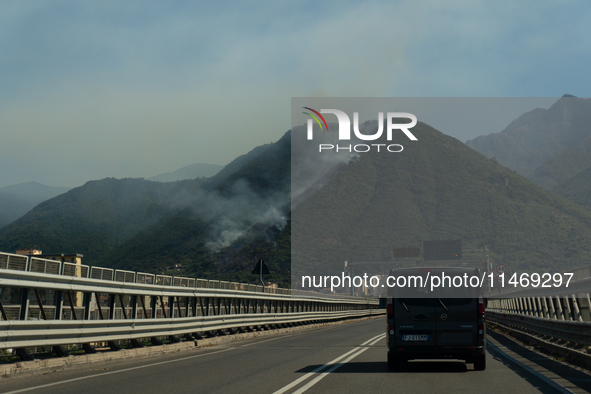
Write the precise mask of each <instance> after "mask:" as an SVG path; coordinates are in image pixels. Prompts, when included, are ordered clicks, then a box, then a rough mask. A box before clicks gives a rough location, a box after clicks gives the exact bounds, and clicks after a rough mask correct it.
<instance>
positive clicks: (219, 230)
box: [110, 132, 291, 277]
mask: <svg viewBox="0 0 591 394" xmlns="http://www.w3.org/2000/svg"><path fill="white" fill-rule="evenodd" d="M290 135H291V134H290V133H289V132H288V133H286V134H285V135H284V136H283V137H282V138H281V139H280V140H279V141H277V142H276V143H274V144H271V145H269V146H265V147H264V148H263V147H262V148H261V149H258V151H257V152H255V153H257V155H255V157H254V158H252V159H251V160H245V161H246V163H244V164H243V165H242V166H240V167H239V168H238V166H239V164H242V163H239V162H237V163H233V166H235V167H233V168H238V169H237V170H236V171H235V172H233V173H232V174H230V175H229V176H228V177H227V178H226V179H224V180H223V181H222V182H221V183H219V184H218V185H216V186H215V187H214V188H212V189H210V190H209V191H208V192H207V193H205V194H204V195H203V196H201V197H200V198H198V199H197V200H196V201H194V202H193V203H192V204H190V205H189V206H187V207H185V208H184V209H183V210H181V211H180V212H178V213H177V214H176V215H175V216H174V217H172V218H169V219H167V220H163V221H161V222H160V223H158V224H157V225H156V226H153V227H151V228H149V229H147V230H146V231H143V232H142V233H140V234H138V235H137V236H135V237H133V238H132V239H129V240H128V241H127V242H125V244H123V245H121V247H119V248H118V249H117V250H115V251H114V252H113V255H112V256H111V257H112V258H111V259H110V261H112V262H114V264H115V266H116V267H118V268H124V269H138V270H139V269H143V270H151V271H161V270H163V269H165V267H166V266H170V265H172V264H174V263H178V262H180V263H181V264H183V266H185V267H187V269H188V271H189V272H193V273H194V274H195V275H197V274H200V275H203V274H204V272H205V273H208V274H209V275H214V276H216V275H218V274H219V273H223V272H225V271H227V270H226V268H225V267H224V265H225V264H226V263H227V262H229V261H230V260H232V259H233V258H234V257H235V256H236V255H237V254H238V253H239V252H240V250H241V249H243V247H246V246H248V245H251V244H252V243H253V242H254V243H257V242H259V241H260V240H261V239H264V240H269V239H271V238H273V235H274V234H277V232H280V231H281V230H282V229H283V228H284V227H285V226H286V222H287V217H286V215H287V212H288V210H289V201H290V195H289V190H290ZM251 153H252V152H251ZM242 159H243V158H241V160H242ZM224 171H226V169H224V170H223V171H222V172H224ZM222 172H220V174H221V175H224V174H222ZM220 174H218V175H220ZM210 181H211V179H210ZM206 183H207V181H206ZM238 244H240V245H241V246H240V247H236V245H238ZM231 245H233V247H231ZM220 251H223V252H220ZM216 252H218V253H221V254H220V255H219V256H218V259H217V260H218V263H219V264H218V265H219V266H218V267H216V268H212V267H213V265H212V264H213V260H214V253H216ZM253 258H254V257H253ZM287 264H288V263H287ZM234 268H236V267H234ZM251 269H252V268H251ZM283 270H284V271H285V268H284V269H283ZM284 277H285V276H284Z"/></svg>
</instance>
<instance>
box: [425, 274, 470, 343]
mask: <svg viewBox="0 0 591 394" xmlns="http://www.w3.org/2000/svg"><path fill="white" fill-rule="evenodd" d="M464 272H465V271H464ZM464 272H462V274H463V273H464ZM446 274H448V272H446ZM449 274H452V272H449ZM454 274H457V273H454ZM438 295H439V298H438V299H437V305H436V312H435V313H436V315H437V319H436V321H437V332H438V333H439V336H438V344H439V345H441V346H472V345H474V346H476V344H477V341H478V337H477V334H478V298H477V289H474V288H471V287H464V286H461V287H457V288H454V287H452V288H450V287H447V288H444V287H441V288H439V289H438Z"/></svg>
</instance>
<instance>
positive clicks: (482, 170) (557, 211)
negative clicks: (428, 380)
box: [291, 123, 591, 279]
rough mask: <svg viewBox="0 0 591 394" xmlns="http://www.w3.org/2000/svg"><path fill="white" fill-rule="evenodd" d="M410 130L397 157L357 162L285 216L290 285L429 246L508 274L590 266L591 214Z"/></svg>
mask: <svg viewBox="0 0 591 394" xmlns="http://www.w3.org/2000/svg"><path fill="white" fill-rule="evenodd" d="M414 131H416V134H415V135H417V138H418V140H419V141H417V142H416V143H409V144H406V145H405V146H404V147H405V149H404V151H403V152H402V153H399V154H388V153H377V152H375V151H373V152H370V153H363V154H360V155H359V158H358V159H356V160H351V161H350V162H349V164H348V165H346V166H345V167H344V168H342V169H341V170H340V173H339V174H338V175H337V176H336V177H334V178H333V179H332V180H330V182H328V183H327V184H326V185H325V186H324V187H323V188H321V189H320V190H319V191H318V192H316V193H315V194H314V195H312V196H311V197H309V198H308V199H307V200H306V201H303V202H301V203H300V205H299V206H298V207H297V208H296V209H295V210H294V211H293V212H292V228H291V233H292V250H293V254H292V274H293V275H294V279H296V278H298V277H299V275H303V274H305V275H310V274H312V273H314V272H317V273H320V272H323V274H328V273H329V272H336V273H339V272H341V271H342V267H343V261H358V262H359V261H388V260H390V256H391V249H392V248H394V247H419V246H420V245H421V242H422V241H423V240H431V239H462V240H463V245H464V248H484V247H485V246H487V247H488V248H489V249H490V250H491V258H492V259H493V262H494V263H505V264H507V265H508V267H510V269H512V270H513V269H522V270H533V269H535V270H538V271H542V270H560V269H563V268H566V267H574V266H580V265H583V264H586V263H587V262H588V261H589V259H590V258H591V211H588V210H586V209H584V208H582V207H580V206H578V205H576V204H575V203H573V202H571V201H569V200H567V199H565V198H563V197H561V196H557V195H555V194H553V193H551V192H548V191H546V190H544V189H542V188H541V187H539V186H538V185H536V184H534V183H533V182H531V181H529V180H527V179H526V178H524V177H522V176H520V175H518V174H516V173H514V172H513V171H511V170H509V169H508V168H506V167H504V166H502V165H500V164H498V163H496V162H495V161H493V160H490V159H488V158H486V157H485V156H483V155H481V154H479V153H478V152H476V151H474V150H472V149H470V148H469V147H467V146H466V145H465V144H462V143H461V142H460V141H458V140H456V139H454V138H452V137H449V136H446V135H444V134H442V133H440V132H439V131H437V130H435V129H433V128H431V127H429V126H427V125H425V124H421V123H419V125H417V126H416V127H415V128H414V129H413V132H414ZM380 142H384V143H385V142H387V141H380Z"/></svg>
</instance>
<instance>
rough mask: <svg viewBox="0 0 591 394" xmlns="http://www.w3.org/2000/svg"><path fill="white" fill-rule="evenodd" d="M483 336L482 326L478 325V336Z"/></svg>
mask: <svg viewBox="0 0 591 394" xmlns="http://www.w3.org/2000/svg"><path fill="white" fill-rule="evenodd" d="M482 334H484V324H479V325H478V335H482Z"/></svg>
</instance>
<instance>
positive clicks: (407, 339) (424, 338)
mask: <svg viewBox="0 0 591 394" xmlns="http://www.w3.org/2000/svg"><path fill="white" fill-rule="evenodd" d="M402 340H403V341H404V342H424V341H428V340H429V335H426V334H424V335H403V336H402Z"/></svg>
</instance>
